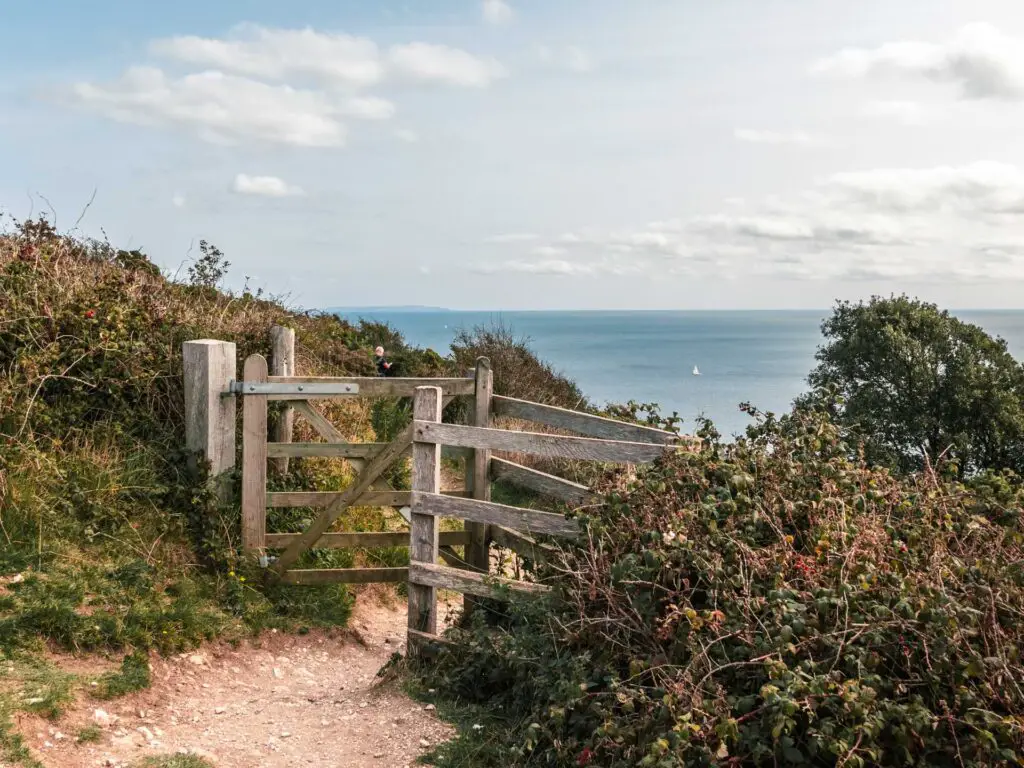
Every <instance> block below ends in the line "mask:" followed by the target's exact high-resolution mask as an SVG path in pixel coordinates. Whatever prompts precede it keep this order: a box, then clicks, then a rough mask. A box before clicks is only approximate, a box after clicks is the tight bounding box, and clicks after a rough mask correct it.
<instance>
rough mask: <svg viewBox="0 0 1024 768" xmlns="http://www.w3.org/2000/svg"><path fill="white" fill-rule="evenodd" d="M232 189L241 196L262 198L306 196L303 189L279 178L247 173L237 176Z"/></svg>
mask: <svg viewBox="0 0 1024 768" xmlns="http://www.w3.org/2000/svg"><path fill="white" fill-rule="evenodd" d="M231 188H232V190H233V191H234V192H237V193H238V194H240V195H258V196H261V197H296V196H300V195H304V194H305V192H303V190H302V188H301V187H296V186H293V185H292V184H289V183H288V182H286V181H285V180H284V179H279V178H278V177H277V176H249V175H248V174H245V173H240V174H238V175H237V176H235V182H234V184H233V185H232V187H231Z"/></svg>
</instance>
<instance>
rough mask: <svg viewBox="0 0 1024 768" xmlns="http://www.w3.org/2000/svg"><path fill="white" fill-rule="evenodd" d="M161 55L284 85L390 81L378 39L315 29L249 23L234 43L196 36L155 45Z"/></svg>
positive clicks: (235, 32) (240, 28) (360, 84)
mask: <svg viewBox="0 0 1024 768" xmlns="http://www.w3.org/2000/svg"><path fill="white" fill-rule="evenodd" d="M150 50H151V51H152V52H153V53H155V54H157V55H160V56H165V57H168V58H173V59H176V60H178V61H183V62H187V63H189V64H197V65H200V66H204V67H214V68H216V69H219V70H223V71H226V72H234V73H236V74H241V75H249V76H252V77H259V78H264V79H268V80H278V81H283V80H286V79H287V78H289V77H292V76H309V77H313V78H315V79H317V80H320V81H323V82H327V83H342V84H347V85H352V86H356V87H365V86H371V85H376V84H377V83H379V82H380V81H381V80H382V79H383V78H384V65H383V63H382V62H381V57H380V51H379V50H378V47H377V44H376V43H374V42H373V41H372V40H368V39H366V38H361V37H353V36H350V35H344V34H331V33H325V32H317V31H316V30H313V29H309V28H306V29H270V28H266V27H261V26H258V25H255V24H243V25H240V26H238V27H236V28H235V29H234V30H233V31H232V35H231V36H230V37H229V38H228V39H217V38H204V37H195V36H183V37H171V38H165V39H161V40H155V41H154V42H153V43H152V44H151V45H150Z"/></svg>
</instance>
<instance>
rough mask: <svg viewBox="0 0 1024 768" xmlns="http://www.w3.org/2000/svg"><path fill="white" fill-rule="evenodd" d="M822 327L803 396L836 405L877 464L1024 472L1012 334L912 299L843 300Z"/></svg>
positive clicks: (1022, 383)
mask: <svg viewBox="0 0 1024 768" xmlns="http://www.w3.org/2000/svg"><path fill="white" fill-rule="evenodd" d="M821 330H822V333H823V335H824V336H825V339H826V340H827V343H826V344H825V345H824V346H822V347H820V348H819V349H818V352H817V354H816V355H815V357H816V359H817V361H818V365H817V367H816V368H815V369H814V370H813V371H812V372H811V374H810V376H809V377H808V381H809V383H810V384H811V386H812V387H813V391H812V392H811V393H810V394H809V395H806V396H804V397H803V398H801V399H800V401H798V403H803V404H805V405H806V404H816V405H819V406H823V407H825V408H826V409H828V410H829V411H831V414H832V417H833V418H834V419H835V420H836V422H837V423H839V424H840V425H841V426H843V427H844V428H846V429H847V430H848V431H849V433H850V436H851V437H852V438H854V439H856V440H857V441H859V442H860V444H861V445H863V447H864V450H865V454H866V456H867V458H868V459H869V460H870V461H872V462H877V463H885V464H888V465H890V466H893V467H894V468H895V469H898V470H901V471H913V470H916V469H920V468H921V467H922V466H923V465H924V463H925V460H926V459H927V460H928V461H930V462H932V463H933V464H934V463H936V462H938V461H939V460H945V461H947V462H950V463H952V464H953V465H954V466H956V468H957V470H958V472H959V474H960V476H961V477H966V476H969V475H972V474H974V473H976V472H978V471H980V470H984V469H1007V468H1008V469H1013V470H1015V471H1017V472H1018V473H1020V472H1022V471H1024V404H1022V403H1024V369H1022V367H1021V365H1020V364H1019V363H1018V362H1017V361H1016V360H1015V359H1014V358H1013V357H1012V356H1011V355H1010V353H1009V351H1008V350H1007V347H1006V342H1005V341H1003V340H1002V339H1000V338H993V337H992V336H990V335H989V334H987V333H985V331H984V330H982V329H981V328H979V327H978V326H976V325H971V324H969V323H964V322H961V321H960V320H958V319H957V318H955V317H953V316H952V315H950V314H949V313H948V312H946V311H940V310H939V309H938V307H936V306H935V305H933V304H928V303H925V302H922V301H919V300H916V299H911V298H908V297H906V296H900V297H892V298H888V299H883V298H879V297H874V298H872V299H871V300H870V301H869V302H867V303H863V302H860V303H857V304H852V303H850V302H840V303H838V304H837V305H836V307H835V310H834V311H833V313H832V316H831V317H829V318H828V319H827V320H825V322H824V323H823V324H822V327H821Z"/></svg>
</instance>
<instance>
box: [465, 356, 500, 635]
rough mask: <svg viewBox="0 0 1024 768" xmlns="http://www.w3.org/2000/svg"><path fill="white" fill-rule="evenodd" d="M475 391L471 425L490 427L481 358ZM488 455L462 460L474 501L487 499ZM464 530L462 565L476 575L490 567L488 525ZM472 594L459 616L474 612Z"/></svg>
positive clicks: (489, 391) (488, 381) (488, 387)
mask: <svg viewBox="0 0 1024 768" xmlns="http://www.w3.org/2000/svg"><path fill="white" fill-rule="evenodd" d="M474 379H475V381H476V391H475V393H474V396H473V413H472V422H471V423H472V424H473V426H476V427H489V426H491V398H492V397H493V396H494V372H493V371H492V370H491V361H490V360H488V359H487V358H486V357H481V358H479V359H478V360H477V361H476V374H475V375H474ZM490 463H491V452H490V451H488V450H486V449H484V448H477V449H475V450H474V451H473V457H472V459H467V460H466V487H467V488H470V489H472V494H473V498H474V499H478V500H479V501H490V500H491V473H490ZM465 527H466V530H467V531H468V532H469V535H470V543H469V545H468V546H467V547H466V558H465V562H466V564H467V565H468V566H469V567H470V568H471V569H472V570H474V571H476V572H477V573H487V572H488V571H489V570H490V567H491V548H490V543H489V540H488V526H487V525H486V524H485V523H477V522H473V521H472V520H467V521H466V523H465ZM474 607H475V605H474V599H473V596H472V595H467V596H465V598H464V600H463V602H462V608H463V613H464V614H465V615H466V616H469V614H471V613H472V612H473V610H474Z"/></svg>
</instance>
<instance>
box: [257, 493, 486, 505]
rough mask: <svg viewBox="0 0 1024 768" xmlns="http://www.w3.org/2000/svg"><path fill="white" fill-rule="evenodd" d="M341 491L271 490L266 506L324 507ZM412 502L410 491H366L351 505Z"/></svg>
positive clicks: (455, 494)
mask: <svg viewBox="0 0 1024 768" xmlns="http://www.w3.org/2000/svg"><path fill="white" fill-rule="evenodd" d="M342 493H343V491H273V492H271V493H268V494H267V506H268V507H273V508H275V509H278V508H282V507H314V508H319V507H326V506H329V505H330V504H331V502H333V501H336V500H337V499H338V497H339V496H340V495H341V494H342ZM441 493H442V495H444V496H458V497H461V498H465V497H467V496H469V491H441ZM411 503H412V491H367V492H366V493H364V494H363V495H362V496H360V497H359V498H358V499H356V500H355V501H353V502H352V503H351V504H350V505H349V506H351V507H405V506H408V505H409V504H411Z"/></svg>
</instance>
